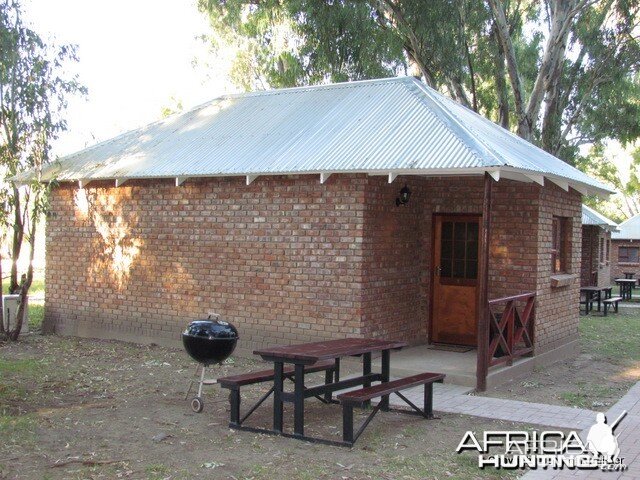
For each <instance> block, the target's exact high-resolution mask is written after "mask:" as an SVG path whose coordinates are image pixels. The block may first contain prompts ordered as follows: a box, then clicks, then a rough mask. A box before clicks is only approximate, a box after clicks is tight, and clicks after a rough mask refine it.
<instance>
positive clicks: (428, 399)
mask: <svg viewBox="0 0 640 480" xmlns="http://www.w3.org/2000/svg"><path fill="white" fill-rule="evenodd" d="M424 416H425V417H426V418H433V383H429V384H426V383H425V385H424Z"/></svg>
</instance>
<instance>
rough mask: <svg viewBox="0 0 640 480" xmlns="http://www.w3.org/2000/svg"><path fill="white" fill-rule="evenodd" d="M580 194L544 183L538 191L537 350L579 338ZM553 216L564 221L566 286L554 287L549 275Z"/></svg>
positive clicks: (545, 349)
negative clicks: (563, 218) (567, 277)
mask: <svg viewBox="0 0 640 480" xmlns="http://www.w3.org/2000/svg"><path fill="white" fill-rule="evenodd" d="M581 199H582V197H581V195H580V194H579V193H578V192H576V191H574V190H571V191H570V192H569V193H568V192H565V191H564V190H562V189H561V188H559V187H556V186H555V185H553V184H551V182H547V183H546V185H545V187H544V188H541V189H540V217H539V226H540V228H539V230H538V245H539V249H538V277H537V282H536V283H537V293H538V298H537V304H536V320H537V322H536V332H535V334H536V341H535V344H536V351H537V352H538V353H540V352H544V351H547V350H550V349H553V348H555V347H557V346H560V345H562V344H564V343H566V342H567V341H569V340H573V339H575V338H576V337H577V335H578V324H579V315H578V314H579V312H578V299H579V296H580V281H579V278H580V268H581V267H580V263H581V262H580V261H581V258H582V255H581V253H582V252H581V249H582V222H581V218H582V214H581V209H582V207H581ZM554 216H559V217H565V218H566V219H567V221H566V226H567V232H566V235H567V240H568V242H567V243H568V248H567V252H566V256H565V261H566V270H567V273H568V274H570V275H572V276H573V277H574V278H573V279H571V278H569V279H568V280H567V282H568V283H569V285H566V286H561V287H554V286H553V282H552V272H551V236H552V221H553V217H554Z"/></svg>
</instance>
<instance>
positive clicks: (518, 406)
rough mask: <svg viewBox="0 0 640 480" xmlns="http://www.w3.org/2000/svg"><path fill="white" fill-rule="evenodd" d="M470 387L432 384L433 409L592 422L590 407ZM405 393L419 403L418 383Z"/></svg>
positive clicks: (575, 424) (578, 424) (543, 421)
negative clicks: (530, 399)
mask: <svg viewBox="0 0 640 480" xmlns="http://www.w3.org/2000/svg"><path fill="white" fill-rule="evenodd" d="M470 390H471V389H470V388H468V387H461V386H457V385H451V384H447V383H445V384H436V385H435V389H434V398H433V409H434V410H436V411H438V412H446V413H462V414H466V415H473V416H476V417H484V418H490V419H494V420H506V421H512V422H519V423H531V424H534V425H544V426H547V427H558V428H573V429H580V430H582V429H583V428H587V427H590V426H591V425H593V423H594V419H595V418H596V412H594V411H592V410H584V409H581V408H571V407H562V406H558V405H547V404H544V403H531V402H521V401H518V400H506V399H501V398H491V397H478V396H474V395H467V393H468V392H469V391H470ZM405 395H406V396H407V397H408V398H409V400H411V401H412V402H414V403H416V405H420V404H421V403H422V395H423V394H422V387H416V388H413V389H410V390H407V393H406V394H405ZM391 403H392V404H394V405H397V406H403V405H405V404H404V403H403V402H402V400H400V398H398V397H397V396H395V395H392V396H391Z"/></svg>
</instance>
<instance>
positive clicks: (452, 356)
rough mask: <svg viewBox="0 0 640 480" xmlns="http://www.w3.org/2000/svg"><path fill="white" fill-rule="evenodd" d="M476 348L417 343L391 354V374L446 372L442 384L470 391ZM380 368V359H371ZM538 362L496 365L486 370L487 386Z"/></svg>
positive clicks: (527, 360) (528, 360)
mask: <svg viewBox="0 0 640 480" xmlns="http://www.w3.org/2000/svg"><path fill="white" fill-rule="evenodd" d="M477 354H478V351H477V349H471V350H469V351H467V352H455V351H446V350H439V349H435V348H433V345H417V346H415V347H409V348H405V349H403V350H401V351H399V352H394V353H393V362H392V365H391V376H392V377H405V376H409V375H415V374H418V373H422V372H438V373H444V374H445V375H446V378H445V384H452V385H459V386H462V387H467V388H468V389H469V390H473V389H474V388H475V387H476V362H477ZM373 363H374V366H375V367H376V368H380V359H374V361H373ZM538 364H539V359H538V357H521V358H519V359H517V360H514V362H513V364H512V365H511V366H508V365H506V364H501V365H497V366H495V367H492V368H490V369H489V373H488V375H487V388H492V387H494V386H496V385H499V384H502V383H506V382H509V381H511V380H513V379H515V378H518V377H520V376H522V375H526V374H527V373H528V372H531V371H532V370H533V368H534V367H535V366H536V365H538Z"/></svg>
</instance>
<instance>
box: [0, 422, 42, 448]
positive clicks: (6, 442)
mask: <svg viewBox="0 0 640 480" xmlns="http://www.w3.org/2000/svg"><path fill="white" fill-rule="evenodd" d="M36 426H37V421H36V418H35V416H34V415H33V414H29V415H18V416H13V415H0V438H2V439H3V441H2V445H3V446H4V447H6V448H8V449H11V446H12V445H25V444H31V443H32V442H33V441H34V440H35V430H36ZM1 450H2V449H0V451H1Z"/></svg>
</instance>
